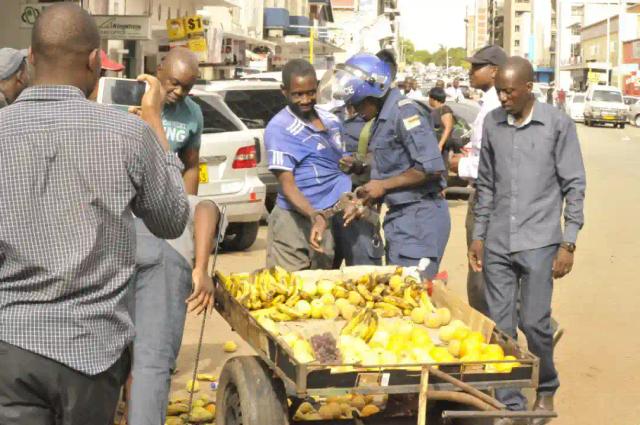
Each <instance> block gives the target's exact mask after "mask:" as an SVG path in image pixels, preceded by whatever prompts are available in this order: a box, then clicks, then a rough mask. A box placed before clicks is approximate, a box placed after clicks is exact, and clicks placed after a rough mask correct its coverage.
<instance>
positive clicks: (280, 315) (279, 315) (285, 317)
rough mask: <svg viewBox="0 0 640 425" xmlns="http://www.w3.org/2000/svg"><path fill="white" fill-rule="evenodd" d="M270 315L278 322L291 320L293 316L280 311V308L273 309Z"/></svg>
mask: <svg viewBox="0 0 640 425" xmlns="http://www.w3.org/2000/svg"><path fill="white" fill-rule="evenodd" d="M269 317H270V318H271V319H272V320H274V321H276V322H289V321H290V320H292V318H291V317H290V316H289V315H287V314H284V313H281V312H279V311H278V310H273V311H271V313H269Z"/></svg>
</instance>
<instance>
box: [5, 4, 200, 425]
mask: <svg viewBox="0 0 640 425" xmlns="http://www.w3.org/2000/svg"><path fill="white" fill-rule="evenodd" d="M99 52H100V36H99V33H98V28H97V27H96V23H95V20H94V19H93V18H92V17H91V16H90V15H89V14H88V13H87V12H86V11H84V10H83V9H82V8H80V7H79V6H77V5H76V4H74V3H69V2H62V3H57V4H54V5H52V6H50V7H48V8H47V9H46V10H44V11H43V12H42V13H41V15H40V17H39V18H38V20H37V22H36V23H35V25H34V28H33V33H32V41H31V52H30V57H29V60H30V63H31V64H33V65H34V69H35V74H34V79H33V81H32V85H31V86H30V87H29V88H27V89H25V90H24V91H23V92H22V94H21V95H20V96H19V97H18V98H17V100H16V101H15V102H14V104H12V105H10V106H7V107H6V108H3V109H2V110H1V111H0V147H1V149H2V154H0V179H1V180H2V181H3V182H10V183H11V184H5V185H3V186H1V187H0V205H2V220H1V223H0V365H1V367H0V423H1V424H3V425H22V424H30V425H53V424H54V423H55V424H62V423H64V424H66V425H84V424H89V423H90V424H95V425H107V424H112V423H113V415H114V412H115V407H116V403H117V400H118V396H119V393H120V387H121V385H122V383H123V381H124V378H125V377H126V375H127V372H128V369H129V354H128V350H127V347H128V346H129V344H130V343H131V341H132V340H133V334H134V329H133V324H132V322H131V317H130V315H129V309H128V304H129V294H130V292H129V288H130V282H131V277H132V275H133V273H134V266H135V262H134V247H135V233H134V231H133V220H132V212H133V213H135V214H136V215H137V216H138V217H139V218H140V219H141V220H142V221H144V223H145V225H146V226H147V227H148V228H149V229H150V230H151V231H152V232H153V233H154V234H155V235H156V236H158V237H162V238H175V237H178V236H179V235H180V234H181V233H182V232H183V230H184V228H185V224H186V222H187V218H188V215H189V208H188V203H187V199H186V197H185V194H184V190H183V187H182V186H183V185H182V182H181V178H180V177H181V176H180V171H181V165H180V163H179V161H177V160H176V158H175V155H173V154H170V153H168V152H167V151H168V148H169V145H168V142H167V140H166V138H165V137H164V132H163V129H162V121H161V117H160V112H161V108H162V100H163V96H162V90H161V88H160V85H159V83H158V82H157V81H155V80H156V79H155V78H153V77H148V76H146V77H142V78H144V79H146V80H147V82H149V83H150V90H149V91H148V92H147V95H145V98H144V99H143V102H142V111H141V115H142V117H143V119H145V121H147V123H144V122H142V121H141V120H140V119H138V118H135V117H133V116H131V115H127V114H124V113H122V112H121V111H118V110H116V109H114V108H110V107H107V106H104V105H99V104H97V103H95V102H90V101H88V100H87V96H88V95H89V94H90V93H91V92H92V90H93V88H94V87H95V84H96V80H97V79H98V76H99V73H100V53H99ZM25 170H28V172H25ZM33 235H37V236H36V237H34V236H33Z"/></svg>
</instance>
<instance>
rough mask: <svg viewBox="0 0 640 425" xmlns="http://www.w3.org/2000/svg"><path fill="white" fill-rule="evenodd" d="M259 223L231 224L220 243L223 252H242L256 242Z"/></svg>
mask: <svg viewBox="0 0 640 425" xmlns="http://www.w3.org/2000/svg"><path fill="white" fill-rule="evenodd" d="M259 228H260V223H259V222H257V221H254V222H251V223H231V224H229V227H227V232H226V234H225V236H224V241H223V242H222V249H224V250H225V251H244V250H245V249H248V248H249V247H250V246H251V245H253V243H254V242H255V241H256V238H257V237H258V229H259Z"/></svg>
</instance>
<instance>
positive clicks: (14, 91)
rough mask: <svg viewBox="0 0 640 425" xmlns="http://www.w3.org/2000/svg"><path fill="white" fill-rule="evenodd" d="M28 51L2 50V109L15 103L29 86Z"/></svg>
mask: <svg viewBox="0 0 640 425" xmlns="http://www.w3.org/2000/svg"><path fill="white" fill-rule="evenodd" d="M27 54H28V51H27V49H23V50H16V49H12V48H11V47H3V48H2V49H0V108H4V107H5V106H7V105H10V104H12V103H13V101H14V100H16V99H17V98H18V96H19V95H20V93H22V90H24V89H25V88H26V87H27V85H28V84H29V72H28V68H27V66H28V65H27Z"/></svg>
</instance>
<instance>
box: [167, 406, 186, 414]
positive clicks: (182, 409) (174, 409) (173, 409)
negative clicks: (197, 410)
mask: <svg viewBox="0 0 640 425" xmlns="http://www.w3.org/2000/svg"><path fill="white" fill-rule="evenodd" d="M188 412H189V405H188V404H187V403H170V404H169V405H168V406H167V416H178V415H181V414H183V413H188Z"/></svg>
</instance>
